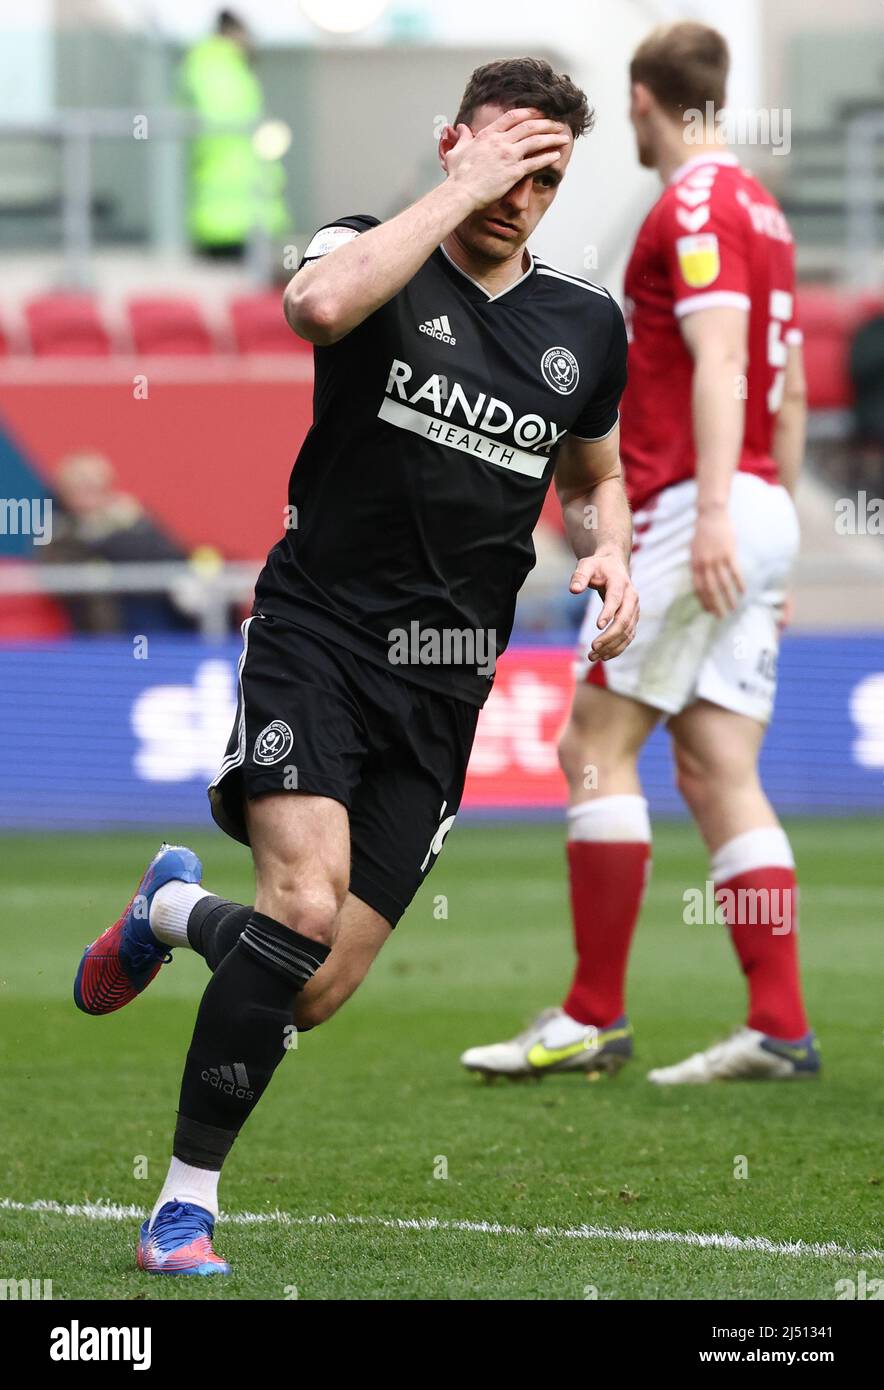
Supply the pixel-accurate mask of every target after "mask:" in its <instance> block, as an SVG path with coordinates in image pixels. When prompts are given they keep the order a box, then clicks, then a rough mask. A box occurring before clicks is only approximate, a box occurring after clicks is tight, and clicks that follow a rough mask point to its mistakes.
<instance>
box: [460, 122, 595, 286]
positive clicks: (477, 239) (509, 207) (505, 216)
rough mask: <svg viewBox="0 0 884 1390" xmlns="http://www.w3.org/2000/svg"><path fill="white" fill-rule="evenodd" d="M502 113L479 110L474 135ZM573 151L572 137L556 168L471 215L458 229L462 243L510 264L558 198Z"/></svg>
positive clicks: (535, 175) (518, 186) (539, 175)
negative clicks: (559, 188) (560, 185)
mask: <svg viewBox="0 0 884 1390" xmlns="http://www.w3.org/2000/svg"><path fill="white" fill-rule="evenodd" d="M503 112H504V107H502V106H492V105H486V106H479V107H477V109H476V111H475V112H474V114H473V119H472V121H471V122H470V129H471V131H472V132H473V134H474V135H478V134H479V131H480V130H484V129H485V127H486V126H488V125H490V124H491V122H492V121H496V120H497V118H498V116H502V115H503ZM533 115H535V116H537V117H540V116H542V115H543V112H542V111H535V112H534V113H533ZM573 148H574V137H573V136H569V140H568V143H567V145H563V146H562V154H561V158H560V159H559V160H558V161H557V162H556V164H555V165H553V166H551V167H550V168H548V169H541V170H539V171H538V173H536V174H534V176H533V177H531V178H525V179H522V180H521V182H520V183H517V184H515V185H514V187H512V188H511V189H510V191H509V192H508V193H507V194H505V195H504V197H503V198H498V199H497V201H496V202H494V203H490V204H489V205H488V207H486V208H478V209H477V210H476V212H474V213H471V215H470V216H469V217H468V218H467V219H466V221H465V222H463V223H461V225H460V227H459V228H458V236H459V237H460V240H461V241H462V243H463V244H464V245H465V246H467V247H468V248H469V249H470V250H471V251H472V252H473V253H474V254H475V255H477V256H481V257H483V258H484V259H486V260H489V261H507V260H509V259H510V258H511V257H512V256H513V255H514V254H516V253H517V252H519V251H521V249H522V247H523V246H524V245H525V242H526V241H527V240H528V238H529V237H530V235H531V233H532V232H533V231H534V228H535V227H536V226H537V224H538V222H539V221H540V219H541V217H542V216H543V214H544V213H545V212H546V210H547V208H548V207H549V205H550V203H551V202H552V201H553V199H554V198H555V196H556V193H557V192H558V187H559V184H560V183H561V181H562V179H563V177H564V174H565V170H566V169H567V167H568V164H569V162H570V159H571V151H572V150H573Z"/></svg>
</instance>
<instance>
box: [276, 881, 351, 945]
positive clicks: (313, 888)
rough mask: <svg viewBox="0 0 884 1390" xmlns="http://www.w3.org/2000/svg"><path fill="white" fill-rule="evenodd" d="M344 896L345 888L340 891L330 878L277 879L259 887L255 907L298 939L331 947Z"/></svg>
mask: <svg viewBox="0 0 884 1390" xmlns="http://www.w3.org/2000/svg"><path fill="white" fill-rule="evenodd" d="M345 894H346V885H344V886H343V887H342V888H341V887H339V886H338V885H337V884H336V883H335V882H334V880H333V879H331V878H325V877H323V878H314V879H311V880H309V881H305V880H303V879H300V878H298V877H297V876H296V875H292V876H290V877H288V876H280V877H279V878H276V879H275V880H274V882H273V883H272V884H269V885H265V884H262V885H261V886H260V889H259V893H258V898H257V900H256V906H258V904H260V906H259V911H261V912H266V913H267V915H268V916H270V917H273V918H274V919H275V920H276V921H277V922H281V923H282V924H283V926H286V927H290V928H291V930H292V931H296V932H299V933H300V935H301V936H306V937H308V938H309V939H310V940H311V941H318V942H320V943H321V944H322V945H323V946H331V945H332V943H333V942H334V939H335V927H336V924H337V919H338V913H339V912H340V909H341V904H342V903H343V900H344V896H345Z"/></svg>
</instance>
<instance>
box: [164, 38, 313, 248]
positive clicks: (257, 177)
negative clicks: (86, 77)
mask: <svg viewBox="0 0 884 1390" xmlns="http://www.w3.org/2000/svg"><path fill="white" fill-rule="evenodd" d="M181 90H182V97H183V100H184V101H185V103H186V105H187V106H188V107H189V108H190V109H191V110H192V111H193V112H195V114H196V115H198V116H199V117H200V119H201V121H202V123H203V126H204V128H205V130H206V133H205V134H201V135H198V136H196V137H195V138H194V139H193V140H192V141H191V146H190V200H189V208H188V228H189V231H190V236H191V240H192V241H193V244H194V246H195V248H196V249H197V251H199V252H201V253H203V254H205V255H209V256H215V257H220V258H232V259H236V258H241V257H242V256H243V254H244V252H245V249H246V246H247V244H248V242H249V238H250V237H251V236H252V234H253V232H254V231H255V230H256V229H257V230H258V231H260V232H263V233H264V234H265V235H266V236H268V237H280V236H283V235H284V233H285V231H286V228H287V226H288V212H287V209H286V205H285V199H284V197H283V187H284V184H285V172H284V170H283V167H282V162H281V160H279V159H268V158H266V157H265V158H262V157H260V156H259V154H258V152H257V150H256V147H255V142H254V140H253V133H252V132H251V131H248V130H246V131H243V132H242V133H238V132H237V131H236V130H233V129H226V130H224V129H221V130H219V131H218V133H217V134H211V133H210V131H211V127H212V126H213V125H215V126H219V127H224V126H226V127H231V126H235V125H237V124H240V123H241V124H243V125H249V124H254V123H255V122H256V121H258V120H260V118H261V115H262V111H263V106H264V95H263V92H262V90H261V83H260V82H259V80H258V78H257V76H256V74H255V72H254V69H253V67H252V46H251V40H250V37H249V33H248V30H247V29H246V27H245V25H244V24H243V22H242V21H241V20H240V19H238V18H237V16H236V15H235V14H232V13H231V11H230V10H222V11H221V13H220V14H219V16H218V19H217V21H216V25H215V33H214V34H212V35H211V36H210V37H209V38H206V39H203V40H202V41H201V42H200V43H198V44H196V45H195V46H194V47H193V48H191V49H190V51H189V52H188V53H187V55H186V56H185V59H184V62H183V64H182V68H181Z"/></svg>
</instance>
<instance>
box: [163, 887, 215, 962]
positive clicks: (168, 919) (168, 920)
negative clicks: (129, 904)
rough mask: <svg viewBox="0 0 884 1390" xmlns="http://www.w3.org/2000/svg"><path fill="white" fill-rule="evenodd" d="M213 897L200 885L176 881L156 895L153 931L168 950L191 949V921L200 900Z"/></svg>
mask: <svg viewBox="0 0 884 1390" xmlns="http://www.w3.org/2000/svg"><path fill="white" fill-rule="evenodd" d="M211 896H212V895H211V893H208V892H207V891H206V889H205V888H201V887H200V886H199V884H198V883H182V882H181V880H180V879H178V878H173V879H171V880H170V882H169V883H164V884H163V886H162V888H158V889H157V891H156V892H155V893H154V895H153V901H152V902H151V905H150V918H149V922H150V929H151V931H152V932H153V934H154V936H155V937H157V938H158V939H159V940H160V941H162V942H164V943H165V944H166V945H167V946H189V945H190V942H189V941H188V939H187V919H188V917H189V916H190V914H191V911H192V910H193V907H194V905H195V904H196V903H198V902H199V900H200V898H210V897H211Z"/></svg>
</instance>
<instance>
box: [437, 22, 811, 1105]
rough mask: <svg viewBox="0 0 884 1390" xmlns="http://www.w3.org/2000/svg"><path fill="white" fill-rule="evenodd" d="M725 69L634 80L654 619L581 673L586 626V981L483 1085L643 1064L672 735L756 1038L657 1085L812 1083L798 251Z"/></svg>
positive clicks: (580, 808)
mask: <svg viewBox="0 0 884 1390" xmlns="http://www.w3.org/2000/svg"><path fill="white" fill-rule="evenodd" d="M727 70H728V51H727V46H726V44H725V41H724V39H723V38H722V37H721V35H720V34H718V33H717V32H716V31H715V30H714V29H710V28H708V27H706V26H705V25H701V24H696V23H679V24H674V25H671V26H668V27H666V28H663V29H659V30H656V31H655V32H654V33H652V34H651V35H650V36H649V37H648V38H647V39H646V40H645V41H644V42H643V43H642V44H641V46H640V47H639V49H638V50H637V52H636V53H635V56H634V58H633V60H632V64H631V68H630V79H631V106H630V117H631V121H632V124H633V127H634V130H635V135H636V141H637V145H638V154H639V159H640V161H641V163H642V164H643V165H644V166H645V167H648V168H654V169H656V170H657V172H658V173H659V175H660V177H661V179H662V180H663V183H664V185H665V187H664V191H663V193H662V195H661V197H660V198H659V200H658V202H657V203H656V205H655V206H654V207H653V208H652V209H651V212H650V213H649V214H648V216H647V218H646V219H645V222H644V225H643V226H642V228H641V230H640V232H639V234H638V239H637V241H636V244H635V248H634V250H633V253H632V257H631V259H630V262H629V266H628V269H627V272H626V280H625V286H624V289H625V297H626V306H625V307H626V317H627V325H628V326H629V327H630V347H629V381H628V385H627V388H626V393H625V395H624V397H623V400H622V404H621V457H622V460H623V463H624V467H625V474H626V486H627V492H628V494H629V497H630V501H631V503H632V506H633V509H634V523H635V540H634V545H633V551H632V579H633V583H634V584H635V586H636V588H637V590H638V592H639V596H640V599H641V604H642V620H641V623H640V624H639V627H638V632H637V635H636V638H635V641H634V642H633V644H632V645H631V646H630V647H629V648H627V650H626V651H625V652H624V653H623V654H622V655H621V656H619V657H618V658H617V660H616V661H615V662H613V663H611V664H608V665H603V664H602V663H601V662H598V661H596V660H594V659H593V657H592V655H591V654H590V656H589V657H588V658H587V657H586V655H585V654H586V653H587V651H588V648H589V640H590V638H591V635H592V634H593V633H595V632H596V631H597V623H598V616H599V612H600V606H601V605H600V602H599V601H598V599H597V597H596V598H594V600H593V602H592V603H591V604H590V606H589V609H588V611H587V615H586V621H585V624H584V628H583V631H582V633H581V643H580V652H581V653H582V656H581V657H580V658H579V659H578V669H577V690H576V693H575V697H574V702H573V706H572V710H571V715H570V719H569V721H568V724H567V726H566V728H565V731H564V733H563V736H562V740H561V744H560V756H561V762H562V767H563V769H564V771H565V774H566V777H567V779H568V783H569V790H570V807H569V811H568V822H569V833H568V861H569V870H570V881H571V904H572V912H573V918H574V938H575V943H576V948H577V957H578V961H577V969H576V973H575V975H574V979H573V982H572V985H571V988H570V991H569V993H568V994H567V997H566V998H565V1000H564V1004H563V1005H562V1006H561V1007H560V1008H551V1009H546V1010H544V1011H543V1013H541V1014H540V1015H539V1016H538V1018H537V1019H535V1020H534V1022H533V1023H532V1024H531V1025H530V1026H529V1027H528V1028H527V1029H526V1030H525V1032H524V1033H522V1034H520V1035H519V1036H518V1037H516V1038H514V1039H511V1040H509V1041H507V1042H504V1043H496V1044H493V1045H491V1046H488V1047H474V1048H470V1049H469V1051H468V1052H466V1053H464V1055H463V1057H462V1061H463V1063H464V1065H465V1066H466V1067H467V1068H469V1069H470V1070H473V1071H479V1072H483V1073H485V1074H487V1075H495V1074H505V1075H528V1074H535V1075H540V1074H542V1073H543V1072H545V1071H562V1070H574V1071H589V1072H592V1071H601V1070H608V1071H613V1070H616V1069H617V1068H618V1067H620V1066H621V1065H622V1064H623V1063H624V1062H625V1061H626V1060H628V1058H629V1057H630V1056H631V1054H632V1028H631V1025H630V1023H629V1020H628V1017H627V1015H626V1012H625V1005H624V981H625V975H626V967H627V960H628V954H629V948H630V943H631V940H632V935H633V930H634V927H635V924H636V920H637V918H638V914H639V910H640V907H641V901H642V895H643V891H644V887H645V882H646V879H647V876H648V871H649V868H650V856H651V830H650V823H649V819H648V808H647V803H646V801H645V800H644V797H643V795H642V788H641V784H640V781H639V776H638V770H637V760H638V755H639V753H640V751H641V748H642V746H643V744H644V743H645V741H646V739H647V738H648V736H649V734H650V733H651V731H652V730H653V728H654V727H655V725H656V724H657V723H658V721H660V720H661V719H662V720H663V721H665V723H666V727H667V729H668V731H669V734H670V736H671V738H672V746H673V753H674V757H675V764H676V770H677V777H678V786H679V789H680V791H681V794H682V796H683V797H684V799H685V801H686V802H687V804H688V807H689V808H690V811H691V813H692V815H693V817H694V819H695V821H696V823H697V826H698V828H699V830H700V833H701V835H702V837H703V839H704V841H705V844H706V847H707V849H708V851H709V855H710V860H711V864H710V874H709V877H710V879H711V880H712V882H713V883H714V885H715V902H716V905H717V907H716V916H717V920H719V921H721V922H726V923H727V926H728V928H729V930H730V934H731V938H732V940H733V945H734V948H735V951H736V954H737V957H738V960H739V963H740V966H741V969H742V971H743V974H744V975H745V977H746V983H747V987H748V1016H747V1020H746V1024H745V1026H743V1027H741V1028H739V1029H737V1030H736V1032H734V1033H733V1034H732V1035H731V1037H730V1038H728V1039H727V1040H726V1041H724V1042H720V1043H716V1044H714V1045H713V1046H712V1047H710V1048H708V1049H707V1050H706V1051H705V1052H700V1053H695V1054H693V1055H692V1056H690V1057H688V1058H687V1059H686V1060H684V1061H681V1062H677V1063H676V1064H675V1065H671V1066H664V1067H660V1068H657V1069H655V1070H653V1071H651V1072H650V1073H649V1079H650V1080H651V1081H653V1082H655V1083H656V1084H658V1085H661V1086H663V1085H674V1084H680V1083H694V1084H697V1083H703V1082H707V1081H711V1080H715V1079H718V1078H723V1079H724V1078H753V1077H767V1078H777V1079H780V1078H782V1079H787V1078H797V1077H810V1076H814V1075H816V1074H817V1073H818V1071H819V1056H818V1049H817V1044H816V1040H815V1037H814V1035H813V1033H812V1032H811V1031H810V1028H809V1025H808V1022H807V1018H806V1016H805V1012H804V1006H803V1003H802V997H801V987H800V981H799V972H798V952H797V940H796V931H797V914H796V906H797V902H796V897H797V894H796V885H795V866H794V860H793V858H792V852H791V849H790V847H789V841H788V838H787V836H786V833H785V831H784V830H783V829H782V827H781V825H780V824H779V821H778V820H777V816H776V814H775V812H774V810H773V808H772V806H771V804H770V802H769V801H768V799H767V797H766V796H765V794H764V790H763V788H762V786H761V783H760V781H759V776H758V757H759V753H760V750H761V745H762V741H763V739H764V733H765V728H766V726H767V724H768V722H769V720H770V717H771V712H772V708H773V700H774V691H775V682H776V659H777V648H778V634H779V625H780V622H781V619H782V612H783V605H784V601H785V592H786V584H787V581H788V576H789V571H790V568H791V566H792V563H793V561H794V558H795V555H796V552H797V549H798V541H799V536H798V523H797V519H796V514H795V508H794V506H793V503H792V498H791V493H792V490H793V488H794V485H795V481H796V477H797V474H798V470H799V466H800V462H801V457H802V452H803V443H804V424H805V391H804V376H803V367H802V351H801V333H800V330H799V328H798V326H797V323H796V319H795V268H794V246H793V241H792V236H791V233H790V231H789V227H788V224H787V222H786V219H785V218H784V216H783V214H782V212H781V211H780V209H779V207H778V206H777V203H776V201H775V200H774V199H773V198H772V197H771V195H770V194H769V193H768V192H767V191H766V190H765V189H764V188H762V186H761V185H760V184H759V183H758V182H757V180H756V179H754V178H753V177H752V176H751V175H749V174H748V173H747V172H746V171H745V170H744V169H742V168H741V167H740V164H739V162H738V160H737V158H736V156H735V155H734V154H732V153H730V152H728V151H727V150H726V148H725V146H724V145H723V143H722V142H721V140H720V138H719V131H718V127H717V125H716V123H715V121H714V120H713V121H712V122H711V123H710V121H709V117H710V115H712V114H713V113H714V112H718V111H720V110H721V109H722V108H723V106H724V102H725V85H726V79H727ZM701 113H702V114H701ZM698 126H699V136H698ZM692 137H693V138H694V143H691V140H692ZM588 769H591V770H592V773H593V775H592V776H591V777H588V776H587V771H588ZM588 784H589V789H588ZM705 896H706V895H705V894H704V897H705ZM698 949H702V946H701V945H700V943H699V938H698Z"/></svg>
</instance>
